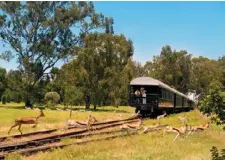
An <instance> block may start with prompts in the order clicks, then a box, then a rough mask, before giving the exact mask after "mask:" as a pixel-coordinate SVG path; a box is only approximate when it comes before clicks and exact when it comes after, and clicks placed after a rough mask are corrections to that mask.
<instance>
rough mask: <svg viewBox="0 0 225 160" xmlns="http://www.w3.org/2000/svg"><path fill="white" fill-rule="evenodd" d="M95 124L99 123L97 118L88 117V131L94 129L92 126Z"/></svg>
mask: <svg viewBox="0 0 225 160" xmlns="http://www.w3.org/2000/svg"><path fill="white" fill-rule="evenodd" d="M95 122H98V121H97V120H96V119H95V117H92V116H91V115H89V116H88V120H87V122H86V125H87V129H88V130H90V129H92V125H93V124H94V123H95Z"/></svg>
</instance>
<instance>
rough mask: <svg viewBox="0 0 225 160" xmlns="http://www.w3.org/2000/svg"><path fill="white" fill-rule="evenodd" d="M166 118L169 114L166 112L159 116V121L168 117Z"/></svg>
mask: <svg viewBox="0 0 225 160" xmlns="http://www.w3.org/2000/svg"><path fill="white" fill-rule="evenodd" d="M166 116H167V113H166V112H165V113H163V114H162V115H159V116H157V119H158V120H159V119H160V118H163V117H166Z"/></svg>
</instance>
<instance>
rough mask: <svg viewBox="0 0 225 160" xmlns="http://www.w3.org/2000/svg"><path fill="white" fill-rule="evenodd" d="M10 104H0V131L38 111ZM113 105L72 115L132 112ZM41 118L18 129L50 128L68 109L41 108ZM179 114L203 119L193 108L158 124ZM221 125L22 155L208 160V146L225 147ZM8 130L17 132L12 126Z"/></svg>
mask: <svg viewBox="0 0 225 160" xmlns="http://www.w3.org/2000/svg"><path fill="white" fill-rule="evenodd" d="M15 106H16V105H14V107H11V106H9V105H8V106H4V107H0V118H1V121H0V125H1V127H0V134H1V135H3V134H6V132H7V130H8V128H9V126H10V125H11V124H12V123H13V119H14V118H16V117H20V116H35V115H37V114H38V111H33V110H26V109H19V108H16V107H15ZM114 110H115V108H113V107H104V108H100V109H99V110H97V111H95V112H74V113H73V116H72V118H73V119H78V120H85V119H86V118H87V116H88V115H89V114H91V115H94V116H95V117H96V118H97V119H98V120H100V121H101V120H107V119H108V120H110V119H119V118H121V115H122V118H126V117H129V116H131V114H132V113H134V109H133V108H131V107H119V108H118V109H116V110H117V112H118V113H117V112H113V111H114ZM44 113H45V114H46V117H45V118H42V119H40V124H39V125H38V126H37V128H36V129H33V128H31V126H23V127H22V130H23V131H24V133H25V132H28V131H29V132H31V131H34V130H42V129H50V128H56V127H63V126H64V124H65V122H66V120H67V119H68V117H69V112H68V111H44ZM179 115H181V116H184V115H186V116H187V119H188V121H189V123H190V124H192V125H197V124H203V123H206V122H207V119H205V118H204V117H203V116H201V115H200V112H199V111H197V110H195V111H191V112H185V113H180V114H176V115H169V116H168V117H166V118H163V119H160V123H161V124H169V125H172V126H174V127H180V126H181V125H182V123H181V122H180V121H178V119H177V117H178V116H179ZM157 122H158V121H157V120H152V119H151V120H150V119H149V120H145V121H144V126H148V125H152V124H154V123H157ZM221 128H222V127H219V126H216V125H215V124H213V125H212V127H211V128H209V129H207V130H206V131H205V132H202V133H195V134H194V135H191V136H189V137H187V138H184V139H181V138H178V140H176V141H175V142H174V143H172V140H173V138H174V137H175V135H174V134H170V133H168V134H166V135H165V136H163V134H162V131H159V132H151V133H148V134H144V135H134V136H130V137H124V138H117V139H113V140H108V141H101V142H93V143H89V144H87V145H80V146H76V145H74V146H70V147H66V148H64V149H56V150H54V151H52V152H46V153H39V154H37V155H34V156H32V157H23V159H31V158H32V159H33V160H42V159H44V160H52V159H54V160H70V159H77V160H83V159H84V160H90V159H91V160H112V159H113V160H114V159H118V160H121V159H122V160H130V159H131V160H151V159H152V160H210V159H211V153H210V149H211V147H212V146H216V147H218V148H219V149H224V148H225V147H224V146H225V132H224V131H223V130H222V129H221ZM12 133H18V131H17V130H16V129H14V130H13V131H12Z"/></svg>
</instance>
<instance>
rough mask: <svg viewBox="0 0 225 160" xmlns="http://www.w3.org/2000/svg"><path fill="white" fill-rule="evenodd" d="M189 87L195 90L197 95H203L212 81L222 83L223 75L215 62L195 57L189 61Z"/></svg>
mask: <svg viewBox="0 0 225 160" xmlns="http://www.w3.org/2000/svg"><path fill="white" fill-rule="evenodd" d="M190 80H191V81H190V87H191V88H192V89H195V90H196V93H197V94H200V95H203V94H204V93H206V92H207V90H208V88H209V84H210V83H211V82H212V81H218V82H220V83H222V80H223V74H222V70H221V67H220V66H219V64H218V62H217V61H216V60H210V59H208V58H205V57H202V56H200V57H197V58H193V59H192V60H191V75H190Z"/></svg>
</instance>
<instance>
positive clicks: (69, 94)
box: [64, 86, 84, 106]
mask: <svg viewBox="0 0 225 160" xmlns="http://www.w3.org/2000/svg"><path fill="white" fill-rule="evenodd" d="M83 98H84V94H83V92H82V91H81V90H80V89H78V88H76V87H74V86H71V87H67V88H66V89H65V94H64V103H65V104H66V105H71V106H74V105H80V104H81V103H82V102H83Z"/></svg>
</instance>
